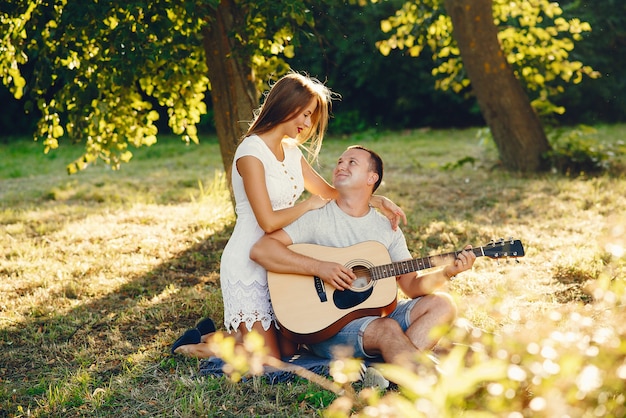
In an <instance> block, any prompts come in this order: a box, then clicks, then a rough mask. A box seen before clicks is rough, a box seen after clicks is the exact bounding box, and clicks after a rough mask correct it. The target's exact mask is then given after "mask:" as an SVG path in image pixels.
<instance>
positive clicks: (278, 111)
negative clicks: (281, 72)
mask: <svg viewBox="0 0 626 418" xmlns="http://www.w3.org/2000/svg"><path fill="white" fill-rule="evenodd" d="M333 95H334V93H333V92H331V91H330V89H329V88H328V87H326V86H325V85H324V84H323V83H321V82H320V81H319V80H317V79H315V78H312V77H309V76H306V75H302V74H299V73H296V72H291V73H289V74H287V75H285V76H283V77H282V78H280V79H279V80H278V81H277V82H276V83H274V85H272V86H271V88H270V90H269V92H268V93H267V95H266V97H265V101H264V102H263V104H262V105H261V107H259V109H257V110H256V111H255V112H254V115H255V117H254V120H253V121H252V123H251V124H250V127H249V128H248V132H246V136H248V135H251V134H257V135H260V134H263V133H265V132H267V131H269V130H271V129H273V128H274V127H275V126H276V125H279V124H281V123H283V122H287V121H289V120H291V119H293V118H295V117H296V116H297V115H298V113H300V112H301V111H302V110H303V109H304V108H305V107H306V106H307V105H308V104H309V103H310V102H311V100H312V99H316V100H317V107H316V108H315V111H314V112H313V114H312V115H311V128H310V129H308V130H307V131H303V132H301V133H300V134H298V138H296V140H297V142H298V145H301V146H303V147H304V148H305V149H306V151H307V152H308V154H309V159H310V160H312V161H313V160H315V159H316V158H317V156H318V155H319V152H320V148H321V147H322V141H323V139H324V134H325V133H326V128H327V126H328V118H329V117H330V111H331V100H332V99H333ZM307 141H308V145H307V146H304V144H305V143H306V142H307Z"/></svg>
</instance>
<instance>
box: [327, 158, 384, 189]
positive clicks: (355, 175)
mask: <svg viewBox="0 0 626 418" xmlns="http://www.w3.org/2000/svg"><path fill="white" fill-rule="evenodd" d="M370 162H371V157H370V154H369V152H367V151H364V150H361V149H349V150H346V151H345V152H344V153H343V154H341V157H339V159H338V160H337V165H336V166H335V170H334V171H333V185H334V186H335V188H337V189H338V190H339V189H342V188H343V189H345V188H350V187H351V188H365V187H371V186H372V185H373V184H374V183H376V180H377V179H378V175H377V174H376V173H375V172H373V171H371V170H370Z"/></svg>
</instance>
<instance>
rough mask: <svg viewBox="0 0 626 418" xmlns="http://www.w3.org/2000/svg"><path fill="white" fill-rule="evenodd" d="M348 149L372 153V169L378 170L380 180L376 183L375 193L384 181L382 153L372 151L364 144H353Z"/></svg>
mask: <svg viewBox="0 0 626 418" xmlns="http://www.w3.org/2000/svg"><path fill="white" fill-rule="evenodd" d="M348 149H360V150H363V151H367V152H369V154H370V167H369V168H370V170H372V171H374V172H376V174H378V181H377V182H376V183H375V184H374V190H372V193H374V192H375V191H376V189H378V186H380V183H382V181H383V159H382V158H380V155H378V154H377V153H376V152H374V151H372V150H371V149H369V148H365V147H364V146H362V145H352V146H351V147H348Z"/></svg>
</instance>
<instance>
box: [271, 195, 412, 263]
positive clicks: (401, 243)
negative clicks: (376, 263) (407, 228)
mask: <svg viewBox="0 0 626 418" xmlns="http://www.w3.org/2000/svg"><path fill="white" fill-rule="evenodd" d="M283 230H284V231H285V232H286V233H287V235H289V237H290V238H291V241H292V242H293V243H294V244H303V243H306V244H317V245H324V246H327V247H340V248H343V247H349V246H351V245H355V244H359V243H361V242H364V241H378V242H380V243H381V244H382V245H384V246H385V247H386V248H387V251H389V256H390V257H391V261H394V262H395V261H402V260H406V259H409V258H411V253H410V252H409V249H408V248H407V245H406V239H405V238H404V234H403V233H402V231H401V230H400V228H398V229H397V230H395V231H394V230H393V229H391V224H390V223H389V219H387V218H386V217H385V216H383V215H382V214H380V213H379V212H377V211H376V210H375V209H372V208H370V211H369V213H368V214H367V215H365V216H361V217H358V218H356V217H353V216H350V215H348V214H347V213H345V212H344V211H342V210H341V209H340V208H339V206H337V203H336V202H335V201H334V200H333V201H332V202H329V203H328V204H327V205H325V206H324V207H322V208H320V209H317V210H310V211H308V212H307V213H305V214H304V215H302V216H301V217H300V218H298V219H297V220H295V221H294V222H293V223H291V224H290V225H287V226H286V227H284V228H283Z"/></svg>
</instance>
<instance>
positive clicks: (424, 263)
mask: <svg viewBox="0 0 626 418" xmlns="http://www.w3.org/2000/svg"><path fill="white" fill-rule="evenodd" d="M471 251H472V252H473V253H474V254H475V255H476V257H482V256H484V255H485V252H484V249H483V247H478V248H472V250H471ZM460 253H461V251H453V252H450V253H445V254H439V255H431V256H428V257H422V258H414V259H412V260H405V261H397V262H394V263H390V264H384V265H382V266H375V267H371V268H370V274H371V278H372V279H373V280H379V279H384V278H387V277H391V276H399V275H401V274H406V273H412V272H414V271H419V270H426V269H429V268H433V267H438V266H444V265H446V264H450V263H451V262H453V261H454V260H455V259H456V258H457V256H458V255H459V254H460Z"/></svg>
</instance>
